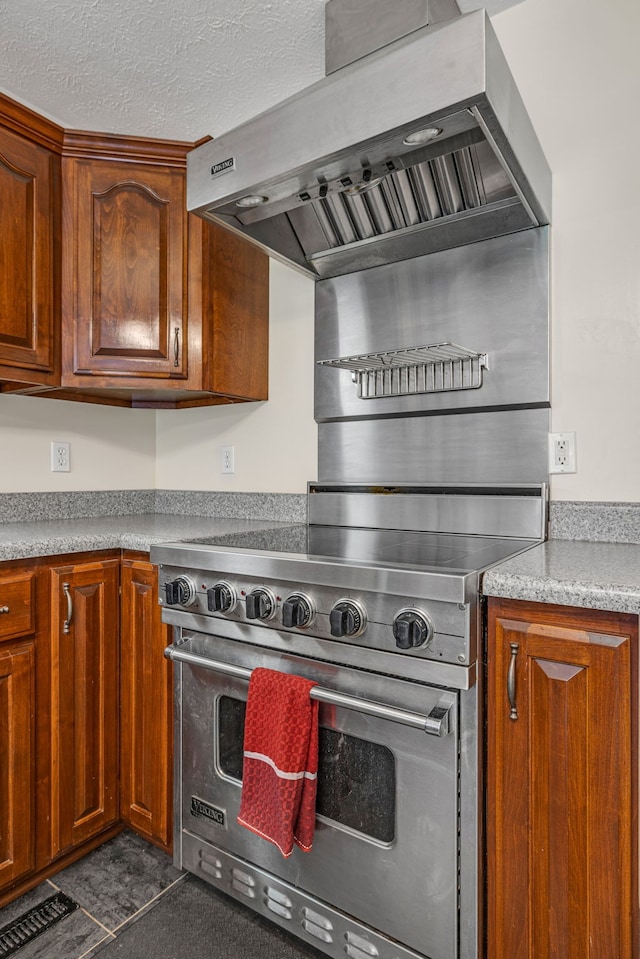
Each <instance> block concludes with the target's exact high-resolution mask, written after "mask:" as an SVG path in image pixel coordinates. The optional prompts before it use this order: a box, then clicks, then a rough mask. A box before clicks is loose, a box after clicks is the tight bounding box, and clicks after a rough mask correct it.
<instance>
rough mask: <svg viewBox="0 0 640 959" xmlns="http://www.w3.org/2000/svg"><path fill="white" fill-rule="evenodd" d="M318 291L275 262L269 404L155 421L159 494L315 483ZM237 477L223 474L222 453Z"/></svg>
mask: <svg viewBox="0 0 640 959" xmlns="http://www.w3.org/2000/svg"><path fill="white" fill-rule="evenodd" d="M313 295H314V283H313V281H312V280H309V279H307V278H306V277H304V276H301V275H300V274H299V273H296V272H295V271H294V270H292V269H290V268H289V267H286V266H283V265H282V264H280V263H278V262H276V261H275V260H271V268H270V303H269V310H270V326H269V400H268V402H266V403H238V404H237V405H233V406H213V407H212V406H209V407H200V408H198V409H193V410H159V411H158V413H157V434H156V435H157V444H156V446H157V461H156V485H157V487H158V488H159V489H201V490H237V491H239V492H253V493H257V492H275V493H303V492H305V489H306V484H307V481H308V480H313V479H315V477H316V475H317V459H316V446H317V431H316V424H315V421H314V419H313ZM227 445H229V446H234V447H235V473H234V474H233V475H229V474H222V473H221V453H220V447H221V446H227Z"/></svg>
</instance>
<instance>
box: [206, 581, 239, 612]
mask: <svg viewBox="0 0 640 959" xmlns="http://www.w3.org/2000/svg"><path fill="white" fill-rule="evenodd" d="M237 602H238V595H237V593H236V591H235V589H234V588H233V586H232V585H231V583H225V582H224V581H221V582H219V583H214V585H213V586H212V587H211V589H208V590H207V609H208V610H209V612H210V613H230V612H231V611H232V610H234V609H235V607H236V603H237Z"/></svg>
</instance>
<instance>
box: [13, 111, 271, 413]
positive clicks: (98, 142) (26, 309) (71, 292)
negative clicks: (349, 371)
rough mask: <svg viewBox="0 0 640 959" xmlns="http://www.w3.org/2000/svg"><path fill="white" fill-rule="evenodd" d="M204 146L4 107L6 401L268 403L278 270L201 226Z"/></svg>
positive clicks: (240, 243)
mask: <svg viewBox="0 0 640 959" xmlns="http://www.w3.org/2000/svg"><path fill="white" fill-rule="evenodd" d="M191 147H192V144H189V143H182V142H178V141H170V140H153V139H148V138H132V137H123V136H108V135H103V134H94V133H82V132H76V131H66V132H65V131H63V130H62V129H61V128H59V127H56V126H55V125H54V124H49V123H48V121H44V120H43V119H42V118H40V117H38V116H37V114H33V113H31V112H30V111H27V110H24V109H23V108H22V107H20V106H19V105H18V104H14V103H12V101H10V100H8V99H7V98H2V97H1V96H0V381H4V382H0V391H1V392H22V393H34V394H36V393H37V394H39V395H42V396H47V397H49V398H57V399H70V400H74V399H75V400H86V401H89V402H94V403H107V404H111V405H118V406H138V407H145V406H148V407H182V406H203V405H210V404H217V403H236V402H242V401H247V400H265V399H267V395H268V333H269V260H268V257H267V256H266V254H264V253H262V252H261V251H260V250H258V249H257V248H256V247H253V246H251V245H250V244H248V243H247V242H246V241H245V240H243V239H241V238H239V237H237V236H235V235H234V234H232V233H230V232H228V231H226V230H223V229H221V228H220V227H217V226H214V225H213V224H208V223H205V222H204V221H203V220H200V219H199V218H196V217H193V216H189V215H188V214H187V212H186V155H187V153H188V152H189V150H190V149H191ZM60 341H61V343H62V347H60ZM60 354H61V355H60Z"/></svg>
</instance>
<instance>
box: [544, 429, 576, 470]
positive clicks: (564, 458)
mask: <svg viewBox="0 0 640 959" xmlns="http://www.w3.org/2000/svg"><path fill="white" fill-rule="evenodd" d="M549 472H550V473H575V472H576V434H575V433H549Z"/></svg>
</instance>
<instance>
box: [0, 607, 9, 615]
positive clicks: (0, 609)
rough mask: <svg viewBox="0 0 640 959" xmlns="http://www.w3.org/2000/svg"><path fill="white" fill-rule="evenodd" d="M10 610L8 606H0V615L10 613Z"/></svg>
mask: <svg viewBox="0 0 640 959" xmlns="http://www.w3.org/2000/svg"><path fill="white" fill-rule="evenodd" d="M10 612H11V610H10V609H9V607H8V606H0V613H10Z"/></svg>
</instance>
